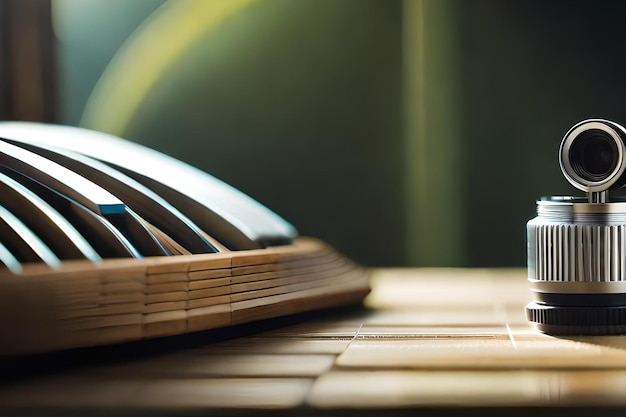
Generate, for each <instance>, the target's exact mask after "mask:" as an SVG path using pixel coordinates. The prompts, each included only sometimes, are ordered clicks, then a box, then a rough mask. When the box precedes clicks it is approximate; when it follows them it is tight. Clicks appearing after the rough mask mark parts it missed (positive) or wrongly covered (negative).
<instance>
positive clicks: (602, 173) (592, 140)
mask: <svg viewBox="0 0 626 417" xmlns="http://www.w3.org/2000/svg"><path fill="white" fill-rule="evenodd" d="M569 160H570V164H571V165H572V168H573V170H574V172H575V173H576V174H578V175H579V176H580V177H581V178H584V179H586V180H588V181H593V182H597V181H602V180H604V179H606V178H607V177H608V176H609V175H610V174H611V173H612V172H613V171H614V170H615V168H616V167H617V162H618V149H617V145H616V143H615V141H614V140H613V138H612V137H611V136H609V135H608V134H607V133H606V132H604V131H602V130H598V129H591V130H587V131H585V132H583V133H581V134H580V135H579V136H578V137H577V138H576V140H575V141H574V142H573V143H572V147H571V148H570V153H569Z"/></svg>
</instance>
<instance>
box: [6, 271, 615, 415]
mask: <svg viewBox="0 0 626 417" xmlns="http://www.w3.org/2000/svg"><path fill="white" fill-rule="evenodd" d="M525 275H526V272H525V270H522V269H493V270H490V269H480V270H468V269H384V270H374V271H373V274H372V288H373V291H372V293H371V295H370V296H369V297H368V298H367V300H366V303H365V304H366V305H365V307H355V308H350V309H342V310H332V311H327V312H317V313H309V314H304V315H298V316H293V317H288V318H282V319H273V320H266V321H263V322H260V323H253V324H249V325H243V326H237V327H233V328H228V329H223V330H218V331H208V332H201V333H197V334H193V335H187V336H181V337H171V338H163V339H157V340H152V341H143V342H137V343H130V344H125V345H118V346H110V347H100V348H91V349H80V350H74V351H66V352H59V353H53V354H47V355H38V356H30V357H20V358H3V359H2V360H1V361H0V370H1V371H2V378H1V380H0V416H10V415H30V414H36V415H146V416H147V415H150V416H154V415H216V414H218V415H223V414H227V415H252V414H254V415H258V414H271V415H274V414H278V415H316V414H324V415H335V414H336V415H340V414H341V415H346V414H347V415H362V414H376V415H380V414H381V413H382V412H385V413H388V412H389V411H393V412H394V413H396V414H406V415H409V414H410V415H415V413H416V410H418V411H420V412H421V413H422V414H429V415H450V414H454V413H456V414H458V415H501V414H502V413H503V412H507V413H509V414H510V413H513V414H516V415H524V414H533V415H537V414H545V415H567V416H571V415H578V414H580V415H582V414H585V415H588V414H589V413H590V412H594V411H593V410H592V409H594V410H595V409H597V408H598V407H601V408H602V409H601V410H600V411H601V412H602V413H603V416H604V415H624V413H625V412H626V408H623V407H625V406H626V337H619V336H613V337H568V338H563V337H560V338H559V337H552V336H548V335H544V334H541V333H539V332H537V331H536V330H535V329H533V328H532V326H531V325H529V324H528V322H527V321H526V318H525V315H524V305H525V304H526V303H527V302H528V301H529V300H530V294H529V291H528V289H529V287H528V283H527V282H526V276H525ZM4 337H10V335H4Z"/></svg>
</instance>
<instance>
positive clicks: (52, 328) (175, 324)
mask: <svg viewBox="0 0 626 417" xmlns="http://www.w3.org/2000/svg"><path fill="white" fill-rule="evenodd" d="M0 291H2V295H0V298H1V299H2V300H3V301H4V300H5V299H6V302H5V303H3V304H2V305H1V306H0V313H2V314H3V315H4V316H6V319H5V320H6V321H10V322H11V323H10V327H11V328H20V329H21V332H20V334H24V335H27V337H24V338H23V339H20V337H14V338H3V339H0V354H1V355H11V354H26V353H38V352H45V351H50V350H57V349H65V348H75V347H82V346H94V345H99V344H103V343H115V342H118V341H119V342H126V341H129V340H134V339H143V338H151V337H160V336H172V335H178V334H181V333H186V332H195V331H199V330H206V329H212V328H216V327H223V326H229V325H232V324H241V323H246V322H250V321H255V320H260V319H266V318H271V317H277V316H284V315H289V314H295V313H298V312H302V311H308V310H314V309H318V308H327V307H332V306H338V305H343V304H350V303H356V302H359V301H360V300H362V299H363V297H364V296H365V295H366V294H367V292H368V291H369V284H368V276H367V273H366V271H365V270H363V269H361V268H360V267H359V266H357V265H355V264H353V263H351V262H350V261H348V260H347V259H345V258H343V257H341V256H340V255H339V254H337V253H336V252H334V251H333V250H332V249H331V248H329V247H327V246H326V245H324V244H323V243H321V242H319V241H316V240H313V239H306V238H301V239H299V240H297V241H296V242H295V243H294V244H292V245H287V246H280V247H272V248H268V249H259V250H250V251H240V252H224V253H218V254H206V255H180V256H170V257H152V258H146V259H143V260H135V259H108V260H105V261H103V262H101V263H98V264H92V263H90V262H86V261H66V262H63V264H62V265H61V267H60V268H58V269H51V268H48V267H46V266H43V265H40V264H29V265H25V266H24V268H23V272H22V273H21V274H19V275H15V274H13V273H11V272H10V271H9V270H8V269H4V270H1V271H0ZM16 296H19V297H18V298H17V299H16ZM40 299H46V302H45V303H38V301H37V300H40ZM24 303H25V304H26V305H27V306H28V310H27V311H24V308H23V307H22V306H23V305H24ZM16 311H17V312H20V313H19V314H14V312H16ZM25 317H27V318H28V320H26V318H25ZM40 323H41V324H40ZM40 326H42V328H40ZM43 326H45V328H43ZM125 326H130V327H125ZM120 328H124V329H126V330H127V331H116V330H115V329H120ZM131 328H132V330H131ZM111 329H113V330H111ZM39 334H41V335H42V337H38V336H37V335H39ZM43 335H45V337H43ZM101 335H102V336H101ZM116 335H119V340H116Z"/></svg>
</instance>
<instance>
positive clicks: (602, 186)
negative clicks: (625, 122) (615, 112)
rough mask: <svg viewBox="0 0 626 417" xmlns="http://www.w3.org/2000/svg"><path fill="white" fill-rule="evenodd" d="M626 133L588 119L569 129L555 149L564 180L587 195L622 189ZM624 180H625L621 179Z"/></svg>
mask: <svg viewBox="0 0 626 417" xmlns="http://www.w3.org/2000/svg"><path fill="white" fill-rule="evenodd" d="M624 142H626V130H625V129H624V128H623V127H622V126H620V125H618V124H617V123H613V122H611V121H608V120H603V119H589V120H585V121H582V122H580V123H578V124H577V125H575V126H574V127H572V128H571V129H570V130H569V131H568V132H567V133H566V134H565V137H564V138H563V141H562V142H561V147H560V149H559V163H560V166H561V171H563V175H565V178H566V179H567V180H568V181H569V182H570V183H571V184H572V185H573V186H574V187H576V188H578V189H580V190H582V191H586V192H589V193H594V192H603V191H608V190H610V189H615V188H619V187H621V186H623V185H624V184H625V181H626V177H625V176H624V175H623V174H624V171H625V170H626V145H625V144H624ZM622 177H625V178H622Z"/></svg>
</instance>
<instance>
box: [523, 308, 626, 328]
mask: <svg viewBox="0 0 626 417" xmlns="http://www.w3.org/2000/svg"><path fill="white" fill-rule="evenodd" d="M526 318H527V319H528V320H529V321H530V322H532V323H534V324H535V325H536V327H537V329H538V330H540V331H542V332H545V333H548V334H554V335H618V334H625V333H626V306H554V305H544V304H540V303H537V302H534V301H533V302H531V303H529V304H528V305H527V306H526Z"/></svg>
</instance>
